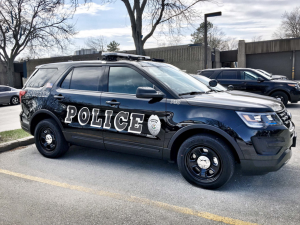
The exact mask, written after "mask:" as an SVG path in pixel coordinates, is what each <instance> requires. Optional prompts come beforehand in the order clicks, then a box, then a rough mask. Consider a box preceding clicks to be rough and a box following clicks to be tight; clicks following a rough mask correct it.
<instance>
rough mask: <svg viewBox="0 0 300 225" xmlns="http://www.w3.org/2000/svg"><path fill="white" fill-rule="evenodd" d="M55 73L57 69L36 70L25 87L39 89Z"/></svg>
mask: <svg viewBox="0 0 300 225" xmlns="http://www.w3.org/2000/svg"><path fill="white" fill-rule="evenodd" d="M56 73H57V69H38V70H37V72H36V73H34V74H33V75H32V76H31V78H30V80H29V81H28V83H27V84H26V87H34V88H39V87H43V86H44V85H45V84H46V82H47V81H48V80H49V79H50V78H51V77H52V76H54V75H55V74H56Z"/></svg>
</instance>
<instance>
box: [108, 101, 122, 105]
mask: <svg viewBox="0 0 300 225" xmlns="http://www.w3.org/2000/svg"><path fill="white" fill-rule="evenodd" d="M106 104H108V105H120V104H121V103H120V102H115V101H106Z"/></svg>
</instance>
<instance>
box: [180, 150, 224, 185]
mask: <svg viewBox="0 0 300 225" xmlns="http://www.w3.org/2000/svg"><path fill="white" fill-rule="evenodd" d="M185 163H186V166H187V168H188V171H189V173H191V175H192V176H194V177H195V178H196V179H199V180H201V181H202V182H204V183H209V182H211V181H213V180H216V179H217V178H218V176H219V175H220V172H221V169H222V167H221V163H222V162H221V161H220V157H219V156H218V154H217V153H216V152H215V151H214V150H212V149H210V148H208V147H206V146H198V147H195V148H193V149H191V150H190V151H189V153H188V154H187V155H186V157H185Z"/></svg>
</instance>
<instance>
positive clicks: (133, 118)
mask: <svg viewBox="0 0 300 225" xmlns="http://www.w3.org/2000/svg"><path fill="white" fill-rule="evenodd" d="M99 114H100V110H99V109H95V108H94V109H93V110H92V114H91V113H90V110H89V109H88V108H87V107H83V108H81V109H80V111H79V113H78V123H79V124H80V125H81V126H84V125H86V124H87V123H88V122H89V120H90V117H92V119H91V124H90V125H91V126H92V127H99V128H100V127H101V126H102V119H100V118H98V117H99ZM76 115H77V108H76V107H75V106H71V105H69V106H68V107H67V116H66V118H65V123H72V119H73V118H74V117H75V116H76ZM112 115H113V111H112V110H106V111H105V120H104V123H103V128H104V129H110V128H111V117H112ZM144 117H145V115H144V114H139V113H131V115H130V117H129V112H123V111H121V112H119V113H118V114H117V115H116V116H115V119H114V121H113V122H114V127H115V129H116V130H117V131H123V130H125V128H126V127H127V126H128V124H129V128H128V132H131V133H136V134H140V133H141V132H142V128H143V121H144ZM129 118H130V122H129Z"/></svg>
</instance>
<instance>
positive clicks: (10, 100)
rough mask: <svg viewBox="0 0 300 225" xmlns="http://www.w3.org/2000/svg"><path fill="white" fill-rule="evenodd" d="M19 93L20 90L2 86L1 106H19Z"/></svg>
mask: <svg viewBox="0 0 300 225" xmlns="http://www.w3.org/2000/svg"><path fill="white" fill-rule="evenodd" d="M19 92H20V90H18V89H15V88H12V87H9V86H4V85H0V105H2V104H11V105H18V104H19V103H20V102H19Z"/></svg>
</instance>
